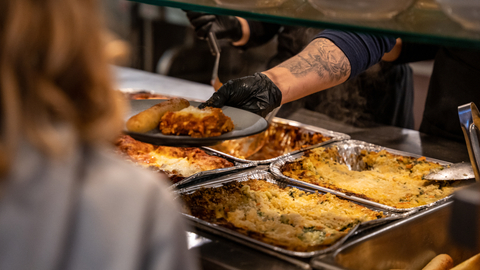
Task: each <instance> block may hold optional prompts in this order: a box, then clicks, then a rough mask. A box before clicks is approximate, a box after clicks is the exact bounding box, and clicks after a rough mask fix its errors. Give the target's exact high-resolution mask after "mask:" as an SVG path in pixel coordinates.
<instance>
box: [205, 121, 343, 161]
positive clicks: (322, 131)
mask: <svg viewBox="0 0 480 270" xmlns="http://www.w3.org/2000/svg"><path fill="white" fill-rule="evenodd" d="M273 122H274V123H278V124H283V125H288V126H293V127H297V128H300V129H303V130H305V131H308V132H312V133H320V134H322V135H323V136H325V137H330V138H331V139H330V140H328V141H325V142H322V143H319V144H315V145H312V146H309V147H308V148H311V147H318V146H322V145H325V144H329V143H332V142H334V141H342V140H347V139H350V136H349V135H347V134H344V133H340V132H335V131H331V130H327V129H323V128H320V127H316V126H311V125H307V124H303V123H300V122H297V121H293V120H288V119H283V118H278V117H275V118H273ZM267 143H268V142H267ZM202 148H204V149H207V150H209V151H211V152H214V153H217V154H218V155H220V156H223V157H227V158H229V159H231V160H235V161H236V162H238V163H256V164H270V163H272V162H274V161H276V160H278V159H279V158H281V157H283V156H286V155H289V154H290V155H291V154H294V153H297V152H299V151H302V149H300V150H295V151H293V152H290V153H287V154H284V155H281V156H278V157H275V158H270V159H263V160H251V159H243V158H239V157H235V156H233V155H230V154H227V153H224V152H222V151H219V150H216V149H213V148H211V147H202Z"/></svg>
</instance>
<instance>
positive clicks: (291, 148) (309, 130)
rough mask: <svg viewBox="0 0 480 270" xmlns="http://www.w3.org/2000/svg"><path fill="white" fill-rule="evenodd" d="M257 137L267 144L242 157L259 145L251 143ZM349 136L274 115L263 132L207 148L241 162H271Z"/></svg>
mask: <svg viewBox="0 0 480 270" xmlns="http://www.w3.org/2000/svg"><path fill="white" fill-rule="evenodd" d="M258 136H263V137H264V138H263V139H264V140H265V144H264V146H263V147H262V148H260V150H258V152H257V153H255V154H253V155H252V156H250V157H246V158H245V157H243V156H241V153H243V152H246V151H245V148H246V147H248V148H255V147H256V146H255V145H254V144H253V143H252V142H256V143H258V142H259V141H258V140H256V137H258ZM346 139H350V136H348V135H347V134H344V133H339V132H334V131H330V130H326V129H323V128H319V127H315V126H310V125H306V124H303V123H299V122H296V121H292V120H288V119H282V118H278V117H275V118H273V121H272V123H271V124H270V126H269V127H268V129H267V130H266V131H264V132H262V133H260V134H256V135H253V136H250V137H246V138H241V139H236V140H228V141H224V142H222V143H220V144H218V145H215V146H210V147H204V148H205V149H208V150H210V151H213V152H215V153H217V154H219V155H222V156H224V157H227V158H229V159H232V160H235V161H237V162H239V163H249V162H253V163H257V164H269V163H271V162H273V161H275V160H277V159H278V158H279V157H281V156H283V155H285V154H289V153H295V152H297V151H299V150H301V149H303V148H306V147H314V146H319V145H323V144H327V143H330V142H332V141H339V140H346Z"/></svg>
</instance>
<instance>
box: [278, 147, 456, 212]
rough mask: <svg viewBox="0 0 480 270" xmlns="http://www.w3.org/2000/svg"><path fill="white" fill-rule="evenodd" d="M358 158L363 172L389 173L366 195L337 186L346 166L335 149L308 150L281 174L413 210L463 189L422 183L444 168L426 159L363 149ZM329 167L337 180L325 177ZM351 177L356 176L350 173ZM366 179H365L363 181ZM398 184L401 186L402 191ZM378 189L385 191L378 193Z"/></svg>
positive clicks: (357, 190) (444, 184)
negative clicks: (343, 167) (381, 171)
mask: <svg viewBox="0 0 480 270" xmlns="http://www.w3.org/2000/svg"><path fill="white" fill-rule="evenodd" d="M355 158H357V159H358V160H361V161H362V162H363V163H364V164H365V168H364V169H363V171H371V172H376V171H377V170H378V169H377V168H383V170H385V169H386V168H388V170H387V171H386V172H384V173H382V174H377V175H379V176H377V177H381V178H383V180H381V181H378V180H376V181H377V182H379V183H381V184H379V185H377V184H375V185H373V186H369V188H368V189H366V190H367V191H365V193H363V192H359V191H361V190H360V189H358V186H357V188H356V189H355V188H353V189H351V188H349V187H350V186H348V185H347V186H346V187H347V188H345V187H344V188H342V187H339V186H338V185H337V184H338V182H337V179H342V178H343V177H344V176H343V175H342V174H343V173H344V172H341V170H340V169H338V168H339V167H336V166H345V165H337V164H336V160H338V153H337V151H336V149H334V148H326V149H324V150H323V152H322V154H319V153H318V152H316V153H314V152H312V151H307V152H305V154H304V156H303V157H302V158H300V159H298V160H297V161H294V162H288V163H286V164H285V165H284V166H282V168H281V171H282V174H284V175H286V176H288V177H292V178H294V179H297V180H300V181H304V182H308V183H311V184H315V185H319V186H321V187H324V188H328V189H331V190H335V191H339V192H342V193H344V194H346V195H349V196H356V197H359V198H363V199H367V200H370V201H373V202H377V203H380V204H385V205H388V206H392V207H395V208H410V207H417V206H421V205H425V204H428V203H432V202H435V201H437V200H439V199H441V198H444V197H446V196H448V195H449V194H451V193H452V192H453V191H454V190H455V189H456V188H460V187H461V184H457V183H453V184H450V183H438V182H434V181H425V180H422V175H424V174H426V173H429V172H430V170H432V169H436V168H440V167H441V166H440V165H439V164H437V163H434V162H428V161H426V160H425V157H421V158H415V157H408V156H401V155H396V154H392V153H389V152H386V151H380V152H374V151H372V152H370V151H366V150H363V151H362V152H361V153H360V154H359V155H358V156H357V157H355ZM329 162H330V163H329ZM313 164H315V165H313ZM315 166H318V168H315ZM378 166H380V167H378ZM329 167H332V168H335V169H332V172H333V171H337V170H338V173H339V174H338V177H333V176H332V174H329V176H328V177H327V178H324V175H325V174H324V172H325V171H328V170H329V169H328V168H329ZM320 168H322V169H320ZM315 171H316V172H315ZM362 175H363V176H360V178H361V177H367V174H362ZM372 175H373V174H372ZM349 177H353V176H351V175H350V174H349ZM372 177H374V176H372ZM351 179H352V181H355V180H356V178H351ZM366 179H367V178H364V179H363V180H366ZM369 179H373V178H369ZM400 179H402V180H400ZM363 180H362V181H363ZM386 181H388V182H386ZM372 183H374V182H373V181H371V182H370V184H372ZM399 183H401V184H400V185H402V186H401V187H400V188H399ZM410 187H411V188H410ZM417 187H418V188H417ZM381 188H383V189H381ZM406 188H410V189H409V191H407V193H405V191H403V190H404V189H406ZM387 189H388V190H387ZM377 190H384V191H383V192H377ZM385 190H387V191H385ZM387 193H388V194H389V195H388V196H385V195H384V194H387ZM394 195H397V197H395V198H396V199H395V200H393V199H392V198H393V196H394Z"/></svg>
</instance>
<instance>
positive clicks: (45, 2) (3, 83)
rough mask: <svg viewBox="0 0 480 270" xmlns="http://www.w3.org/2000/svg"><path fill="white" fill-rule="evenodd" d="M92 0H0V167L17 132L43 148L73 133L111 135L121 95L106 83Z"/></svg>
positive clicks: (53, 147)
mask: <svg viewBox="0 0 480 270" xmlns="http://www.w3.org/2000/svg"><path fill="white" fill-rule="evenodd" d="M96 5H97V3H96V0H1V1H0V10H1V12H0V175H2V174H5V173H6V172H7V171H8V169H9V167H10V162H11V160H12V157H13V155H14V154H15V151H16V150H17V147H18V144H19V142H20V139H22V138H24V139H27V140H28V141H29V142H30V143H32V144H33V145H34V146H35V147H37V148H38V149H40V150H41V151H43V152H44V153H45V154H47V155H50V156H59V155H61V154H62V152H64V151H65V149H64V147H65V145H62V141H61V138H62V137H61V134H60V133H61V132H60V131H59V126H69V127H72V128H73V129H74V131H75V133H76V136H77V141H79V142H81V143H87V144H95V143H99V142H102V143H104V142H106V141H111V140H113V139H114V138H115V137H116V136H117V135H118V134H119V132H120V128H121V125H122V122H121V115H122V110H121V109H122V107H123V106H122V104H121V102H122V100H121V98H120V96H118V94H117V93H115V91H113V89H112V85H111V77H110V72H111V71H110V68H109V66H108V63H107V59H106V56H105V52H104V50H103V46H104V44H103V41H102V40H103V39H102V34H103V27H102V23H101V19H100V16H99V14H98V8H97V6H96Z"/></svg>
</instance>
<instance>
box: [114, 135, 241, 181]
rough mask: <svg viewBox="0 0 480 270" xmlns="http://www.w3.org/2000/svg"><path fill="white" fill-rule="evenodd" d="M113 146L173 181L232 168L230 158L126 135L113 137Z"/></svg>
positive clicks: (193, 148) (143, 165) (194, 148)
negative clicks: (159, 144)
mask: <svg viewBox="0 0 480 270" xmlns="http://www.w3.org/2000/svg"><path fill="white" fill-rule="evenodd" d="M115 145H116V149H117V151H118V152H119V153H121V154H122V155H125V156H126V157H127V158H128V159H130V160H131V161H133V162H135V163H136V164H138V165H140V166H142V167H146V168H150V169H153V170H156V171H161V172H164V173H166V174H167V176H168V177H169V178H170V180H171V181H172V182H173V183H176V182H178V181H180V180H182V179H184V178H185V177H189V176H191V175H193V174H195V173H198V172H203V171H208V170H214V169H220V168H227V167H232V166H233V165H234V164H233V163H231V162H230V161H228V160H226V159H224V158H222V157H217V156H213V155H209V154H207V153H206V152H205V151H204V150H202V149H200V148H196V147H167V146H158V145H152V144H148V143H143V142H140V141H137V140H135V139H133V138H132V137H130V136H128V135H123V136H121V137H120V138H118V139H117V141H116V143H115Z"/></svg>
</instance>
